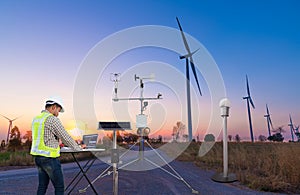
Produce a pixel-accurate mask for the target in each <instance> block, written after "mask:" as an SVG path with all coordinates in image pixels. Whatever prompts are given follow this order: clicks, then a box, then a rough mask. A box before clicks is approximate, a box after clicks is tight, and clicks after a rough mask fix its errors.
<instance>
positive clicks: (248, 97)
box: [243, 75, 255, 142]
mask: <svg viewBox="0 0 300 195" xmlns="http://www.w3.org/2000/svg"><path fill="white" fill-rule="evenodd" d="M246 87H247V96H246V97H243V99H244V100H247V109H248V119H249V128H250V136H251V141H252V142H254V137H253V130H252V121H251V112H250V104H251V106H252V108H254V109H255V106H254V103H253V101H252V98H251V95H250V89H249V83H248V77H247V75H246Z"/></svg>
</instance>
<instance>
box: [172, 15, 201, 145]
mask: <svg viewBox="0 0 300 195" xmlns="http://www.w3.org/2000/svg"><path fill="white" fill-rule="evenodd" d="M176 20H177V23H178V26H179V29H180V32H181V36H182V39H183V43H184V47H185V49H186V51H187V54H186V55H183V56H180V57H179V58H180V59H185V63H186V94H187V112H188V134H189V141H192V139H193V127H192V113H191V92H190V70H189V64H190V65H191V68H192V71H193V74H194V77H195V80H196V83H197V87H198V90H199V93H200V95H201V96H202V93H201V90H200V85H199V82H198V78H197V73H196V69H195V65H194V60H193V57H192V56H193V54H194V53H196V52H197V51H198V50H199V49H197V50H195V51H194V52H191V50H190V47H189V45H188V43H187V40H186V38H185V35H184V33H183V30H182V27H181V25H180V22H179V19H178V18H177V17H176Z"/></svg>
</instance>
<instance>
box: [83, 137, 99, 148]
mask: <svg viewBox="0 0 300 195" xmlns="http://www.w3.org/2000/svg"><path fill="white" fill-rule="evenodd" d="M97 141H98V134H89V135H83V137H82V142H83V144H85V145H86V149H92V148H96V144H97Z"/></svg>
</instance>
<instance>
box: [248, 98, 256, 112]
mask: <svg viewBox="0 0 300 195" xmlns="http://www.w3.org/2000/svg"><path fill="white" fill-rule="evenodd" d="M249 100H250V103H251V105H252V108H254V109H255V106H254V103H253V101H252V98H251V97H250V96H249Z"/></svg>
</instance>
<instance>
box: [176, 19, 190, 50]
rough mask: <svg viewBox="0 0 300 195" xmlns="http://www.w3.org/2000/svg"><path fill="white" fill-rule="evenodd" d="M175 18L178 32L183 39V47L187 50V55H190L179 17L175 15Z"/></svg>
mask: <svg viewBox="0 0 300 195" xmlns="http://www.w3.org/2000/svg"><path fill="white" fill-rule="evenodd" d="M176 20H177V23H178V26H179V29H180V33H181V37H182V39H183V43H184V46H185V49H186V50H187V52H188V55H190V53H191V50H190V48H189V45H188V43H187V40H186V38H185V36H184V32H183V30H182V27H181V25H180V22H179V19H178V18H177V17H176Z"/></svg>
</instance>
